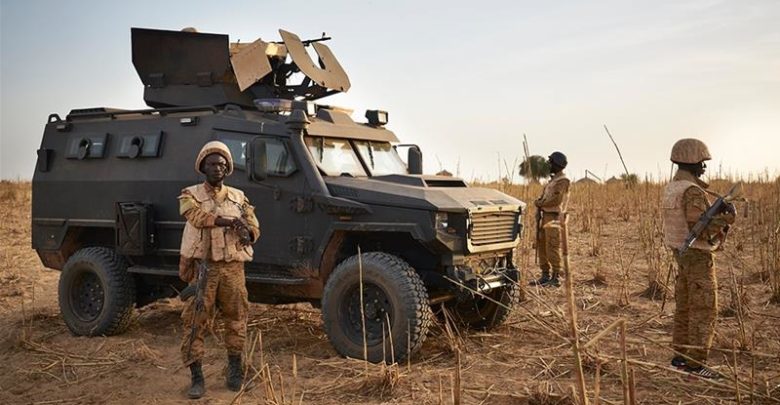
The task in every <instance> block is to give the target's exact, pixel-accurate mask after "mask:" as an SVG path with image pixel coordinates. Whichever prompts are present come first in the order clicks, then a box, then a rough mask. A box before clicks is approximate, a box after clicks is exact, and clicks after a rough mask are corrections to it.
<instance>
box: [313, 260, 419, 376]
mask: <svg viewBox="0 0 780 405" xmlns="http://www.w3.org/2000/svg"><path fill="white" fill-rule="evenodd" d="M360 258H361V262H362V268H363V314H364V315H365V318H366V320H365V325H366V326H365V340H366V348H367V354H368V356H367V360H368V361H370V362H373V363H378V362H381V361H385V362H388V363H392V362H394V361H395V362H397V361H401V360H403V359H405V358H406V357H407V356H408V355H410V354H412V353H414V352H416V351H417V350H419V348H420V347H421V346H422V344H423V341H424V340H425V337H426V335H427V334H428V329H429V328H430V325H431V310H430V307H429V306H428V293H427V291H426V289H425V285H424V284H423V282H422V280H421V279H420V276H419V275H418V274H417V272H416V271H415V270H414V269H413V268H412V267H411V266H409V264H408V263H406V262H405V261H403V260H402V259H400V258H398V257H396V256H393V255H390V254H387V253H382V252H369V253H363V254H361V255H360ZM360 312H361V311H360V274H359V265H358V256H357V255H355V256H352V257H349V258H347V259H346V260H344V261H343V262H341V263H340V264H339V265H338V266H336V269H335V270H333V273H332V274H331V275H330V277H329V278H328V282H327V283H326V284H325V290H324V292H323V296H322V321H323V324H324V327H325V332H326V333H327V335H328V338H329V339H330V342H331V344H332V345H333V347H334V348H335V349H336V351H337V352H339V354H341V355H343V356H346V357H352V358H357V359H363V358H364V355H363V324H362V323H363V322H362V320H361V313H360ZM388 318H389V324H390V327H389V328H388ZM388 329H389V330H390V333H387V330H388ZM391 342H392V345H391Z"/></svg>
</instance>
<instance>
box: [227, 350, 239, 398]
mask: <svg viewBox="0 0 780 405" xmlns="http://www.w3.org/2000/svg"><path fill="white" fill-rule="evenodd" d="M225 380H226V381H225V382H226V383H227V387H228V389H229V390H231V391H239V390H240V389H241V383H242V382H243V381H244V371H243V370H242V368H241V355H240V354H229V355H228V369H227V375H226V376H225Z"/></svg>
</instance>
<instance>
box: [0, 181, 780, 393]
mask: <svg viewBox="0 0 780 405" xmlns="http://www.w3.org/2000/svg"><path fill="white" fill-rule="evenodd" d="M751 187H752V186H751ZM504 189H505V190H506V191H508V192H510V193H512V194H515V195H517V196H519V197H521V198H523V199H524V200H525V201H531V200H532V199H533V196H535V195H536V194H537V193H538V186H530V187H525V186H506V185H505V186H504ZM778 189H780V187H778V185H777V183H767V184H759V185H756V186H755V189H750V190H749V194H751V195H750V196H749V198H750V197H752V198H753V200H751V202H749V203H744V204H742V205H740V206H739V209H740V210H741V212H740V214H741V216H740V219H739V220H740V221H741V222H742V223H743V225H740V224H739V223H738V224H737V227H736V228H735V230H734V232H733V236H731V239H730V240H729V244H728V247H727V248H726V249H725V251H723V252H721V253H720V254H719V256H718V258H717V259H716V267H717V268H718V276H719V298H720V307H719V309H720V317H719V319H718V324H717V335H716V338H715V342H714V348H715V349H714V350H713V351H712V353H711V355H710V364H711V365H712V366H713V367H714V368H715V369H717V370H719V371H720V372H721V373H723V374H724V376H725V378H723V379H721V380H719V381H717V382H711V381H705V380H698V379H694V378H691V377H690V376H687V375H685V374H684V373H680V372H677V371H676V370H673V369H671V368H670V367H668V364H669V363H668V362H669V359H670V358H671V356H672V353H671V352H670V350H669V343H670V341H671V335H670V333H671V326H672V314H673V311H674V298H673V296H672V295H671V294H667V297H666V298H665V299H664V298H663V291H665V290H666V287H664V285H665V284H667V280H668V277H667V272H668V268H669V267H668V266H669V264H668V263H669V258H668V256H667V255H666V254H665V253H664V252H663V249H662V247H661V246H660V242H659V241H660V232H659V231H658V224H657V222H658V221H657V203H654V201H657V199H658V196H659V194H658V193H659V190H660V188H659V187H658V186H648V185H646V186H644V187H643V186H641V185H640V186H639V188H638V189H634V190H632V191H627V190H626V189H625V188H623V187H622V186H617V187H616V186H603V185H599V186H579V185H578V186H576V187H575V191H574V193H573V196H572V202H571V215H572V222H571V225H570V246H571V249H570V250H571V263H572V265H571V267H572V270H573V271H572V273H573V277H574V292H575V302H576V305H577V307H578V315H577V316H578V318H579V319H578V320H579V322H578V326H579V333H580V341H581V342H582V344H585V342H588V341H590V340H591V339H592V338H594V336H596V335H597V334H598V333H599V332H600V331H602V330H604V329H605V328H606V327H607V326H609V325H611V324H612V323H613V322H615V321H616V320H618V319H625V321H626V322H625V325H626V330H627V332H626V358H627V362H626V363H625V364H626V365H627V368H628V370H627V371H628V375H629V376H632V377H633V378H628V379H626V380H627V381H626V384H624V383H623V382H622V381H623V379H622V378H621V373H622V364H623V362H622V361H621V357H622V355H621V345H620V338H619V337H620V335H619V333H618V329H615V330H612V331H610V332H608V333H606V334H605V335H603V338H601V339H600V340H599V341H598V342H597V343H595V344H593V345H591V346H589V347H588V348H587V349H586V350H585V354H584V355H583V363H584V370H585V380H586V386H587V389H588V396H589V397H590V401H591V403H593V398H594V396H595V395H596V392H595V391H596V390H598V391H599V393H598V395H599V396H600V398H601V403H606V404H615V403H622V402H623V395H624V394H623V390H624V387H625V389H630V390H634V391H635V398H636V403H642V404H667V403H668V404H672V403H674V404H678V403H680V404H692V403H713V404H714V403H745V404H747V403H756V404H763V403H780V305H778V304H775V303H772V302H771V301H772V300H771V298H772V295H773V288H771V286H772V285H773V283H774V285H775V286H776V287H775V292H774V293H775V294H776V293H777V292H776V288H777V285H778V284H777V277H778V272H779V271H780V270H779V269H778V268H777V264H778V263H777V233H778V232H777V230H775V231H774V236H773V233H772V230H773V229H776V228H775V227H776V226H777V225H776V224H778V210H777V206H778V205H780V203H779V202H780V192H778ZM30 197H31V192H30V185H29V183H8V182H3V183H1V184H0V217H2V218H3V220H2V222H0V247H1V250H0V403H2V404H16V403H19V404H30V403H32V404H77V403H78V404H102V403H122V404H139V403H140V404H156V403H184V402H190V401H187V400H186V399H185V390H186V388H187V385H188V382H189V371H188V370H187V369H183V368H181V366H180V360H179V350H178V347H179V336H180V335H181V326H180V321H179V313H180V311H181V304H180V303H179V302H177V301H176V300H170V301H160V302H157V303H154V304H152V305H148V306H146V307H143V308H141V309H139V310H137V311H136V316H135V319H134V321H133V323H132V325H131V326H130V328H129V330H128V331H127V332H126V333H124V334H122V335H119V336H111V337H93V338H87V337H76V336H73V335H72V334H71V333H70V332H69V331H68V329H67V328H66V327H65V324H64V323H63V321H62V319H60V316H59V309H58V304H57V283H58V280H59V273H58V272H57V271H52V270H47V269H45V268H43V266H42V265H41V263H40V261H39V259H38V257H37V255H36V254H35V252H34V251H33V250H32V249H31V248H30ZM759 217H760V218H759ZM261 221H262V218H261ZM530 222H531V219H530V218H529V219H527V221H526V226H527V227H529V228H530ZM764 225H766V226H764ZM762 226H764V227H763V228H762ZM764 228H766V229H769V231H767V232H764V231H761V230H762V229H764ZM762 232H763V233H762ZM531 234H532V232H528V231H526V233H525V238H524V240H523V242H522V245H521V248H520V249H519V255H518V256H519V257H518V259H517V262H518V265H519V266H521V267H522V268H524V269H526V270H529V271H530V272H532V273H533V275H535V274H536V270H534V269H533V261H534V259H533V251H532V250H531V248H530V243H531V241H530V239H531V237H530V235H531ZM261 243H262V242H261ZM671 280H672V282H670V283H668V285H669V286H670V287H672V286H673V278H671ZM651 281H654V282H655V283H656V284H658V285H659V291H658V292H659V293H658V294H656V297H655V298H656V299H650V298H646V297H649V296H651V295H652V294H647V291H646V290H647V289H648V285H650V284H651ZM735 297H741V298H740V299H737V298H735ZM565 314H566V298H565V289H564V288H560V289H530V290H528V291H527V300H526V301H525V302H524V303H522V304H521V305H520V306H519V307H518V308H517V310H516V311H515V312H514V313H513V315H512V316H511V318H510V320H509V322H507V324H505V325H504V326H502V327H500V328H498V329H496V330H493V331H490V332H486V333H476V332H468V331H452V330H447V329H446V328H443V327H442V326H437V327H435V328H434V331H433V332H432V334H431V335H430V336H429V337H428V339H427V341H426V343H425V345H424V346H423V348H422V350H421V351H420V352H419V353H418V354H416V355H415V356H413V357H412V359H411V360H410V361H409V362H405V363H404V364H398V365H392V366H384V365H373V364H366V363H364V362H361V361H356V360H350V359H344V358H341V357H340V356H338V355H337V354H336V352H335V351H334V350H333V349H332V348H331V346H330V345H329V343H328V340H327V338H326V336H325V335H324V333H323V329H322V324H321V319H320V314H319V311H318V310H316V309H313V308H311V307H309V306H308V305H305V306H304V305H297V306H295V305H294V306H284V307H274V306H266V305H252V306H251V313H250V316H249V330H250V336H251V339H249V340H250V342H251V343H252V345H250V347H249V348H248V349H247V352H248V354H249V355H250V357H251V359H252V367H253V370H252V371H253V372H254V371H255V370H258V371H259V374H258V378H257V379H256V384H255V388H254V389H252V390H250V391H248V392H246V393H243V394H242V395H241V396H236V394H235V393H232V392H230V391H228V390H227V389H226V388H225V386H224V366H225V361H226V356H225V353H224V352H223V350H222V349H220V345H219V338H218V337H217V336H219V330H216V331H215V334H214V336H213V337H211V338H209V339H207V352H208V354H207V357H206V358H205V361H204V368H205V375H206V382H207V395H206V397H205V398H203V399H201V400H199V401H193V402H197V403H203V404H227V403H231V401H235V402H236V403H247V404H249V403H268V404H293V403H294V404H298V403H304V404H306V403H314V404H352V403H370V404H380V403H390V404H401V403H403V404H406V403H424V404H428V403H433V404H438V403H444V404H450V403H455V401H460V403H464V404H569V403H573V402H574V400H573V399H572V392H573V386H574V383H575V379H574V372H573V368H572V365H573V364H574V361H573V355H572V350H571V345H570V343H569V341H568V337H569V335H570V333H569V327H568V323H567V318H566V315H565ZM735 362H736V369H735V368H734V365H735ZM597 369H598V372H597ZM597 375H598V380H599V382H598V384H597V383H596V379H597ZM735 376H736V377H737V379H738V381H739V383H738V384H737V383H736V381H735ZM629 381H633V386H632V385H631V384H629V383H628V382H629Z"/></svg>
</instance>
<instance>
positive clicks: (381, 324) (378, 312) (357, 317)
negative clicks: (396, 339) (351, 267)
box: [340, 283, 393, 346]
mask: <svg viewBox="0 0 780 405" xmlns="http://www.w3.org/2000/svg"><path fill="white" fill-rule="evenodd" d="M340 312H341V316H340V318H341V319H342V322H341V323H342V327H343V329H344V331H345V332H346V334H347V336H348V337H349V338H350V340H352V341H353V342H355V343H358V344H360V345H362V344H363V322H362V320H361V314H360V287H359V286H355V287H353V288H351V289H350V290H349V291H347V294H346V295H345V300H344V304H343V305H342V306H341V311H340ZM363 313H364V314H365V318H366V320H365V324H366V326H365V327H366V344H367V345H368V346H373V345H376V344H381V343H382V340H383V338H384V337H385V336H387V335H388V334H389V333H388V331H387V329H388V319H389V325H392V324H393V305H392V303H391V302H390V299H389V298H388V296H387V294H385V292H384V290H382V289H381V288H380V287H379V286H377V285H375V284H371V283H366V284H363Z"/></svg>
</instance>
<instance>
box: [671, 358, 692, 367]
mask: <svg viewBox="0 0 780 405" xmlns="http://www.w3.org/2000/svg"><path fill="white" fill-rule="evenodd" d="M687 366H688V360H687V359H686V358H685V357H683V356H674V357H673V358H672V367H675V368H678V369H684V368H685V367H687Z"/></svg>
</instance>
